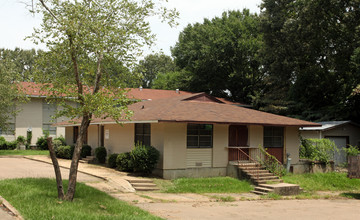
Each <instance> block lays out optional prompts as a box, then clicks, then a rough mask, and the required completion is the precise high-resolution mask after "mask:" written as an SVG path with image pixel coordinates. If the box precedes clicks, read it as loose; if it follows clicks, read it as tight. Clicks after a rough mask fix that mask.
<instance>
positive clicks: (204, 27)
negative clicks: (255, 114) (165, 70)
mask: <svg viewBox="0 0 360 220" xmlns="http://www.w3.org/2000/svg"><path fill="white" fill-rule="evenodd" d="M261 38H262V37H261V34H260V32H259V18H258V16H257V15H256V14H251V13H250V12H249V10H246V9H244V10H243V11H228V12H224V13H223V14H222V16H221V17H215V18H213V19H211V20H209V19H204V22H203V23H196V24H193V25H191V24H189V25H188V26H187V27H186V28H185V29H184V30H183V31H182V32H181V33H180V35H179V40H178V42H177V43H176V45H175V47H174V48H172V55H173V56H174V58H175V63H176V65H177V66H178V67H179V68H181V69H185V71H186V72H187V73H189V74H190V75H189V76H188V79H189V84H188V86H187V88H183V89H187V90H190V91H194V92H200V91H205V92H208V93H211V94H212V95H215V96H220V97H228V98H230V99H232V100H234V101H240V102H245V103H249V102H250V101H251V97H252V96H254V95H255V92H256V91H257V90H258V89H259V87H260V85H261V81H262V80H261V79H262V73H261V71H260V63H259V59H258V51H259V49H260V48H261V45H262V40H261Z"/></svg>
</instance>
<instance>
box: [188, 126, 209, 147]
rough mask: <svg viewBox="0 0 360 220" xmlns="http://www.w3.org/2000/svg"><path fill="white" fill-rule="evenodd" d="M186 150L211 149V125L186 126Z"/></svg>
mask: <svg viewBox="0 0 360 220" xmlns="http://www.w3.org/2000/svg"><path fill="white" fill-rule="evenodd" d="M186 145H187V148H212V147H213V125H211V124H188V125H187V144H186Z"/></svg>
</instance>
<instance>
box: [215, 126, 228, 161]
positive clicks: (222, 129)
mask: <svg viewBox="0 0 360 220" xmlns="http://www.w3.org/2000/svg"><path fill="white" fill-rule="evenodd" d="M228 138H229V125H224V124H215V125H214V131H213V164H212V166H213V167H226V166H227V164H228V150H227V148H226V147H228V145H229V141H228Z"/></svg>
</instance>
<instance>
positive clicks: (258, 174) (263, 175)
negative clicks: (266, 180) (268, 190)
mask: <svg viewBox="0 0 360 220" xmlns="http://www.w3.org/2000/svg"><path fill="white" fill-rule="evenodd" d="M247 175H248V176H250V177H251V178H256V177H258V176H259V177H266V176H268V177H271V176H274V174H272V173H247Z"/></svg>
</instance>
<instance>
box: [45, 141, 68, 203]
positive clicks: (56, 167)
mask: <svg viewBox="0 0 360 220" xmlns="http://www.w3.org/2000/svg"><path fill="white" fill-rule="evenodd" d="M47 145H48V148H49V152H50V157H51V160H52V163H53V166H54V170H55V176H56V184H57V190H58V198H59V199H61V200H63V199H64V188H63V184H62V178H61V172H60V167H59V163H58V160H57V159H56V155H55V150H54V147H53V145H52V137H48V138H47Z"/></svg>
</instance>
